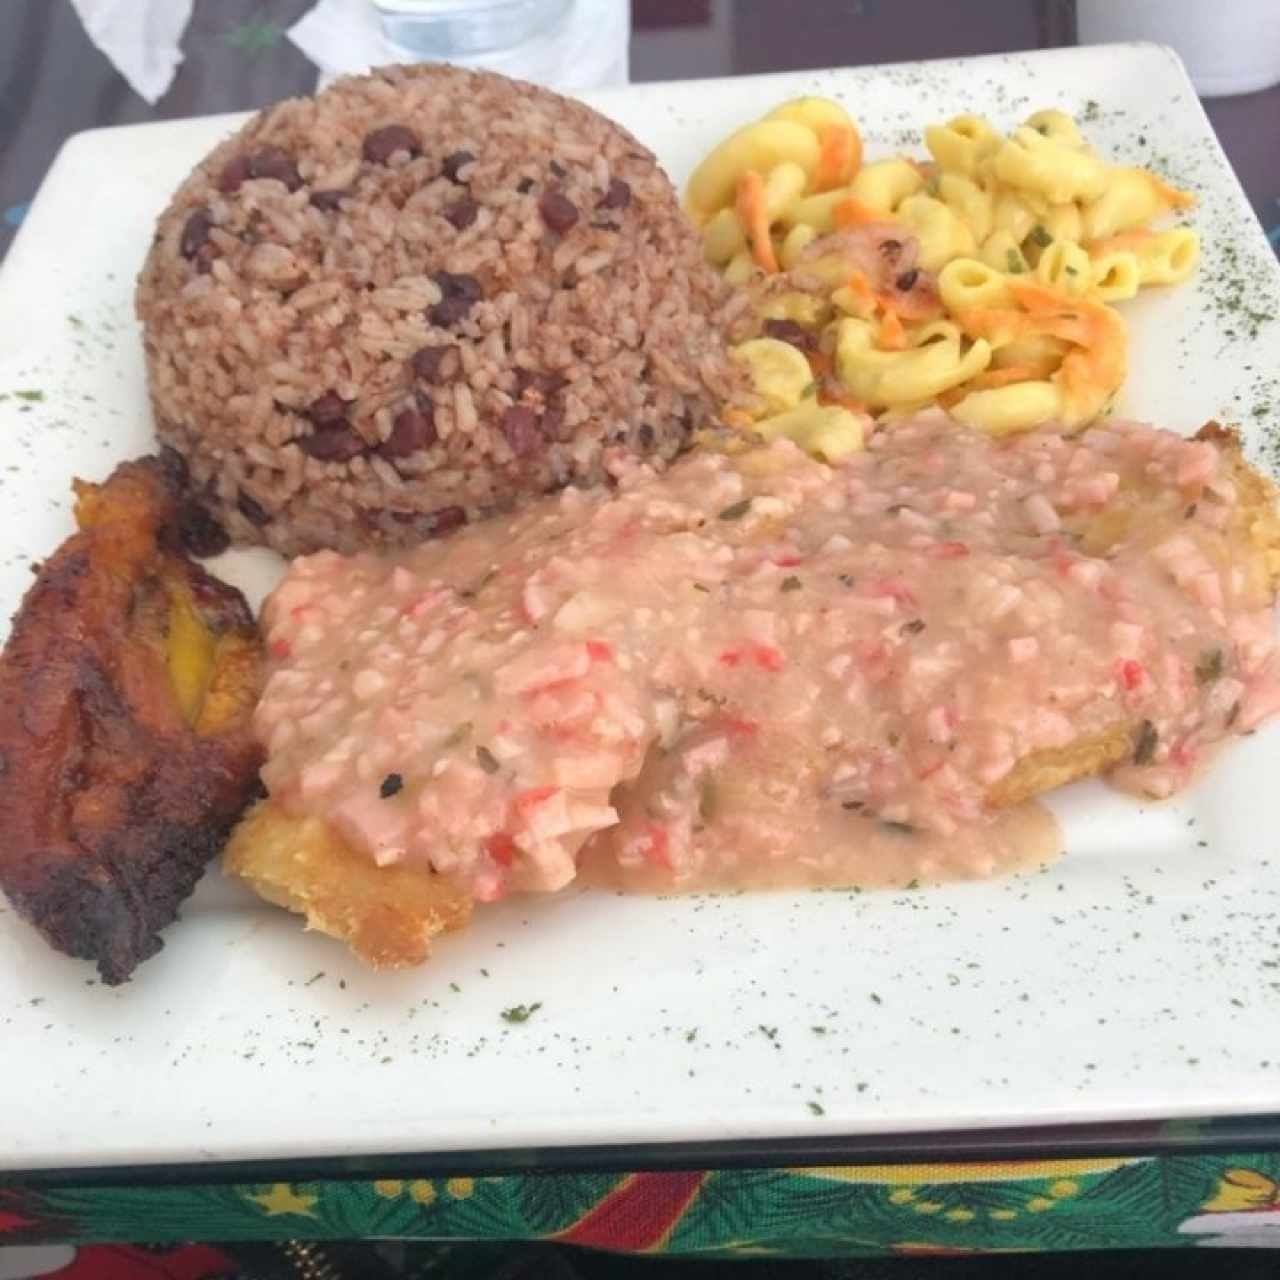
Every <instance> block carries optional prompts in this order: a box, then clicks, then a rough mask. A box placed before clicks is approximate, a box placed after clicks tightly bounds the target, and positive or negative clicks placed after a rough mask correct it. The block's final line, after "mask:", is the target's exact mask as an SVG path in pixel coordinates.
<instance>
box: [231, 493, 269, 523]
mask: <svg viewBox="0 0 1280 1280" xmlns="http://www.w3.org/2000/svg"><path fill="white" fill-rule="evenodd" d="M236 508H237V509H238V510H239V512H240V514H241V515H242V516H244V518H245V519H246V520H248V521H249V522H250V524H258V525H262V524H268V523H270V520H271V517H270V516H269V515H268V514H267V512H266V510H265V508H263V507H262V506H261V505H260V504H259V503H258V502H256V501H255V500H254V499H253V498H251V497H250V496H249V495H248V494H247V493H245V491H244V490H243V489H241V490H240V492H239V493H238V494H237V495H236Z"/></svg>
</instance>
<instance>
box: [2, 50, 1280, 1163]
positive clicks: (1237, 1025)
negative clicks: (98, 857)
mask: <svg viewBox="0 0 1280 1280" xmlns="http://www.w3.org/2000/svg"><path fill="white" fill-rule="evenodd" d="M799 93H820V94H829V95H832V96H835V97H838V98H840V99H842V100H843V101H844V103H845V104H846V105H847V106H848V107H849V109H850V110H851V111H852V112H853V114H854V115H855V116H856V117H857V118H858V120H859V121H860V122H861V124H862V126H863V127H864V129H865V132H866V136H867V140H868V146H869V154H871V155H872V156H874V155H876V154H880V153H884V152H885V151H886V150H887V149H889V148H893V149H899V148H902V147H904V146H908V145H910V146H912V147H918V146H919V139H920V136H921V133H920V131H921V127H922V126H923V125H924V124H925V123H926V122H928V121H931V120H938V119H944V118H946V117H948V116H950V115H953V114H956V113H957V112H959V111H979V112H984V113H986V114H988V115H990V116H991V118H992V119H993V120H994V121H996V122H997V123H998V124H999V125H1000V126H1003V127H1008V126H1011V125H1013V124H1015V123H1016V122H1018V121H1019V120H1021V119H1022V118H1023V117H1024V116H1025V115H1026V114H1028V112H1030V111H1031V110H1033V109H1035V108H1037V107H1041V106H1050V105H1053V106H1060V107H1063V108H1065V109H1066V110H1067V111H1070V112H1072V113H1073V114H1075V115H1076V116H1077V117H1079V118H1080V119H1081V120H1082V122H1083V125H1084V128H1085V129H1086V131H1087V133H1088V135H1089V137H1090V138H1091V139H1092V140H1094V141H1095V142H1097V143H1098V144H1099V146H1100V147H1101V149H1102V151H1103V153H1104V154H1105V155H1108V156H1111V157H1114V158H1115V159H1116V160H1117V161H1125V162H1130V163H1149V164H1151V165H1153V166H1154V167H1155V168H1157V169H1159V170H1160V171H1161V172H1163V173H1164V174H1165V175H1166V176H1168V177H1169V178H1171V179H1173V180H1174V181H1176V182H1177V183H1178V184H1179V185H1181V186H1187V187H1190V188H1192V189H1193V190H1195V191H1196V192H1197V193H1198V194H1199V196H1200V201H1201V203H1200V208H1199V210H1198V211H1197V212H1196V215H1195V220H1196V222H1197V224H1198V225H1199V226H1200V228H1201V229H1202V231H1203V233H1204V238H1205V242H1206V252H1205V261H1204V265H1203V268H1202V270H1201V272H1200V275H1199V278H1198V280H1197V282H1196V283H1195V284H1193V285H1191V286H1189V287H1186V288H1183V289H1181V290H1177V291H1173V292H1166V291H1160V290H1155V291H1152V292H1151V293H1150V294H1148V295H1145V296H1144V297H1143V298H1141V299H1139V300H1137V301H1135V302H1133V303H1130V304H1128V305H1127V306H1126V308H1125V310H1126V313H1127V315H1128V316H1129V318H1130V320H1131V323H1132V331H1133V362H1132V363H1133V368H1132V373H1131V375H1130V378H1129V381H1128V384H1127V387H1126V389H1125V392H1124V397H1123V401H1122V404H1121V406H1120V410H1121V412H1123V413H1126V414H1130V415H1133V416H1138V417H1143V418H1147V419H1150V420H1152V421H1155V422H1158V423H1160V424H1162V425H1165V426H1169V427H1173V428H1175V429H1177V430H1179V431H1182V432H1187V433H1189V432H1191V431H1193V430H1194V429H1195V428H1196V427H1198V426H1199V425H1200V424H1201V423H1202V422H1203V421H1204V420H1205V419H1207V418H1210V417H1219V418H1222V419H1224V420H1227V421H1233V422H1239V423H1241V424H1242V426H1243V429H1244V431H1245V433H1246V436H1247V438H1248V444H1249V448H1250V452H1251V454H1252V455H1253V456H1254V457H1255V458H1256V459H1258V460H1260V461H1261V462H1262V464H1263V465H1264V466H1268V467H1269V468H1270V469H1272V470H1273V471H1275V470H1277V469H1280V468H1278V467H1277V465H1276V464H1277V461H1278V460H1280V436H1278V435H1277V432H1278V431H1280V385H1278V384H1277V382H1276V356H1277V354H1278V353H1280V319H1277V317H1280V268H1277V264H1276V262H1275V260H1274V258H1273V257H1272V255H1271V253H1270V251H1269V249H1268V247H1267V245H1266V242H1265V240H1264V238H1263V235H1262V232H1261V229H1260V228H1259V227H1258V225H1257V223H1256V222H1255V221H1254V218H1253V215H1252V214H1251V212H1250V211H1249V208H1248V205H1247V204H1246V202H1245V199H1244V197H1243V194H1242V193H1241V191H1240V188H1239V185H1238V184H1237V182H1236V180H1235V178H1234V177H1233V176H1232V173H1231V171H1230V168H1229V167H1228V165H1227V161H1226V159H1225V157H1224V156H1223V154H1222V152H1221V151H1220V149H1219V148H1218V145H1217V143H1216V142H1215V140H1214V138H1213V135H1212V133H1211V131H1210V128H1209V124H1208V121H1207V120H1206V119H1205V116H1204V114H1203V112H1202V111H1201V109H1200V107H1199V105H1198V103H1197V101H1196V99H1195V96H1194V94H1193V91H1192V89H1191V85H1190V83H1189V82H1188V80H1187V78H1186V76H1185V74H1184V72H1183V70H1182V68H1181V66H1180V65H1179V63H1178V62H1177V60H1176V58H1175V57H1174V55H1173V54H1171V53H1170V52H1168V51H1167V50H1164V49H1160V48H1156V47H1152V46H1114V47H1103V48H1091V49H1075V50H1061V51H1053V52H1043V53H1033V54H1027V55H1019V56H1010V57H995V58H983V59H973V60H967V61H958V62H936V63H928V64H915V65H904V66H894V67H879V68H865V69H858V70H840V71H829V72H820V73H803V74H785V75H777V76H767V77H760V78H752V79H730V80H716V81H704V82H697V83H683V84H653V85H638V86H635V87H633V88H629V89H625V90H614V91H610V92H607V93H598V94H594V95H592V96H591V98H590V101H592V102H593V103H594V104H595V105H597V106H598V107H600V108H601V109H602V110H604V111H606V112H607V113H608V114H610V115H612V116H613V117H615V118H616V119H617V120H619V121H620V122H621V123H623V124H624V125H626V126H628V127H629V128H631V129H632V130H633V131H634V132H635V133H636V134H638V135H639V136H640V137H641V138H642V139H643V140H644V141H646V142H647V143H649V144H650V145H651V146H653V148H654V149H655V150H656V151H657V153H658V155H659V156H660V157H661V159H662V160H663V162H664V163H665V164H666V165H667V167H668V169H669V170H670V172H671V175H672V177H673V178H674V179H675V180H676V182H677V183H678V184H679V183H682V182H683V180H684V177H685V176H686V174H687V173H688V171H689V169H690V168H691V166H692V164H693V163H694V162H695V161H696V160H697V159H698V157H699V156H700V155H701V154H703V153H704V152H705V151H706V149H707V148H708V147H709V146H710V145H712V144H713V143H714V142H715V141H716V140H717V139H719V138H720V137H721V136H722V135H723V134H724V133H725V132H726V131H728V130H730V129H732V128H734V127H736V126H737V125H738V124H740V123H742V122H745V121H746V120H748V119H749V118H752V117H754V116H755V115H757V114H759V113H760V111H762V110H763V109H764V108H765V107H767V106H768V105H770V104H773V103H775V102H777V101H780V100H782V99H783V98H786V97H789V96H792V95H795V94H799ZM237 123H238V118H230V117H221V118H215V119H205V120H191V121H180V122H176V123H171V124H155V125H145V126H141V127H131V128H123V129H110V130H100V131H96V132H93V133H86V134H82V135H80V136H79V137H76V138H73V139H72V140H71V141H70V142H69V143H68V144H67V145H66V147H65V148H64V149H63V151H62V153H61V155H60V156H59V158H58V160H57V163H56V164H55V165H54V167H53V169H52V171H51V172H50V174H49V177H48V179H47V181H46V182H45V184H44V187H43V188H42V190H41V192H40V194H39V196H38V197H37V199H36V202H35V205H34V207H33V208H32V210H31V213H30V216H29V218H28V219H27V221H26V223H25V224H24V226H23V228H22V230H21V233H20V235H19V236H18V239H17V242H16V243H15V245H14V246H13V249H12V250H11V252H10V255H9V258H8V261H7V262H6V263H5V266H4V271H3V275H2V276H0V393H9V394H8V398H7V399H4V400H0V442H2V443H3V451H2V453H0V512H2V513H3V514H0V527H2V528H3V531H4V532H3V540H2V542H0V610H2V611H3V614H4V616H8V614H9V613H10V612H11V611H12V609H13V608H14V607H16V605H17V602H18V599H19V596H20V593H21V592H22V590H23V589H24V588H25V586H26V584H27V583H28V582H29V581H30V575H29V572H28V566H29V565H30V564H31V563H32V562H33V561H36V560H39V559H40V558H42V557H44V556H45V555H47V554H48V553H49V552H50V551H51V550H52V549H53V548H54V546H55V545H56V544H57V543H58V541H59V540H60V539H61V538H62V537H63V536H64V535H65V534H66V533H67V532H68V531H69V528H70V518H69V502H68V496H69V490H68V486H69V483H70V479H71V477H72V475H73V474H77V473H78V474H81V475H85V476H88V477H101V476H104V475H105V474H106V473H107V472H108V471H109V470H110V469H111V467H112V465H113V464H114V463H115V462H117V461H118V460H120V459H122V458H126V457H129V456H131V455H135V454H138V453H141V452H144V451H146V450H148V449H149V448H150V447H151V441H152V437H151V425H150V417H149V411H148V409H147V402H146V396H145V393H144V385H143V369H142V358H141V344H140V341H139V336H138V332H137V329H136V326H135V324H134V321H133V318H132V306H131V298H132V290H133V280H134V276H135V274H136V272H137V269H138V267H139V265H140V263H141V261H142V257H143V254H144V252H145V250H146V248H147V244H148V241H149V238H150V234H151V228H152V225H153V220H154V218H155V216H156V215H157V214H158V213H159V211H160V209H161V208H162V207H163V205H164V204H165V202H166V200H167V199H168V196H169V194H170V192H171V191H172V189H173V188H174V186H175V185H176V184H177V183H178V182H179V180H180V179H181V178H182V177H183V176H184V175H185V174H186V173H187V171H188V170H189V169H190V168H191V166H192V165H193V164H194V163H195V162H196V161H197V160H199V158H200V157H201V156H202V155H203V154H204V152H205V151H206V150H207V149H208V148H209V147H211V146H212V145H213V144H214V142H216V141H217V140H218V139H220V138H221V137H223V136H224V135H225V134H226V133H227V132H228V131H229V130H230V129H231V128H232V127H233V126H234V125H236V124H237ZM15 391H39V392H43V400H40V401H36V402H33V401H31V400H30V399H22V398H19V397H15V396H14V395H13V392H15ZM221 568H222V569H223V571H224V572H227V573H228V574H229V575H230V576H232V577H234V578H235V579H236V580H237V581H239V582H241V583H242V584H246V585H249V586H251V587H252V586H258V587H261V585H262V584H263V582H264V581H267V580H269V572H268V573H267V576H266V578H264V576H263V574H264V569H269V562H268V560H267V559H265V558H263V557H258V558H256V559H255V558H254V557H253V556H245V555H236V556H232V557H228V558H227V562H226V563H225V564H224V565H223V566H221ZM1278 763H1280V733H1278V732H1277V730H1276V729H1275V728H1273V729H1271V730H1270V731H1264V732H1262V733H1259V734H1257V735H1256V736H1255V737H1253V738H1251V739H1248V740H1245V741H1242V742H1240V743H1238V744H1236V745H1235V746H1234V747H1233V749H1232V750H1231V752H1230V753H1229V755H1228V757H1227V758H1226V759H1224V760H1223V761H1222V762H1221V764H1220V765H1219V767H1218V768H1216V769H1215V770H1214V771H1213V772H1212V773H1211V775H1210V777H1209V778H1208V779H1207V780H1206V781H1205V782H1204V783H1203V784H1201V785H1199V786H1198V787H1196V788H1195V789H1194V790H1193V791H1192V792H1191V793H1190V794H1188V795H1186V796H1185V797H1184V798H1182V799H1181V800H1180V801H1179V802H1178V803H1176V804H1171V805H1166V806H1159V807H1151V806H1147V807H1146V808H1145V809H1144V808H1140V807H1138V806H1137V805H1136V804H1134V803H1133V802H1131V801H1130V800H1127V799H1124V798H1121V797H1119V796H1116V795H1113V794H1111V793H1109V792H1108V791H1107V790H1106V789H1105V788H1104V787H1101V786H1094V785H1087V786H1081V787H1077V788H1074V789H1072V790H1071V791H1070V793H1069V794H1064V795H1062V796H1061V797H1060V798H1059V800H1058V801H1056V802H1055V803H1056V807H1057V808H1058V810H1059V812H1060V814H1061V815H1062V818H1063V821H1064V823H1065V833H1066V845H1067V849H1068V852H1067V855H1066V856H1065V858H1064V859H1063V860H1062V861H1061V862H1059V863H1058V864H1057V865H1055V866H1053V867H1052V868H1050V869H1049V870H1047V871H1045V872H1042V873H1037V874H1032V875H1028V876H1023V877H1017V878H1013V879H1007V880H1001V881H997V882H993V883H981V884H957V885H952V886H950V887H947V888H942V889H931V890H927V891H922V892H914V893H890V892H884V893H866V894H861V895H854V894H849V893H843V892H827V893H800V894H796V893H778V894H758V895H747V896H728V897H718V898H699V899H692V898H670V899H644V898H634V897H633V898H619V897H614V896H610V895H607V894H601V893H593V892H586V891H577V892H569V893H566V894H565V895H563V896H561V897H559V898H556V899H554V900H550V901H538V902H528V901H526V902H520V901H515V902H508V903H505V904H503V905H501V906H498V907H496V908H493V909H486V910H485V911H482V912H480V913H479V915H478V916H477V918H476V922H475V924H474V925H473V926H472V927H471V928H470V929H468V930H467V931H465V932H463V933H462V934H460V935H458V936H456V937H454V938H452V939H449V940H447V941H445V942H444V943H443V945H441V946H440V948H439V951H438V954H437V956H436V957H435V958H434V959H433V960H432V961H431V962H430V964H429V965H427V966H426V967H424V968H422V969H420V970H418V971H415V972H409V973H403V974H399V975H395V976H381V977H379V976H375V975H374V974H372V973H369V972H366V971H365V970H363V969H361V968H360V967H358V966H357V964H356V963H355V962H354V961H352V960H351V959H350V958H349V957H348V956H347V955H346V953H345V951H344V950H343V949H342V948H341V947H339V946H338V945H336V944H334V943H332V942H329V941H326V940H324V939H322V938H319V937H316V936H308V935H305V934H304V933H303V932H302V929H301V928H300V926H299V923H298V921H297V920H296V918H294V917H291V916H287V915H285V914H284V913H283V912H279V911H276V910H274V909H272V908H269V907H266V906H264V905H262V904H261V903H258V902H257V901H256V900H253V899H251V898H250V897H248V896H247V895H246V894H245V893H243V892H241V891H239V890H238V889H236V888H234V887H233V886H231V885H230V884H228V883H226V882H225V881H224V880H223V879H222V878H221V877H220V876H219V874H218V873H217V871H210V873H209V874H208V876H206V878H205V880H204V882H203V883H202V885H201V887H200V889H199V891H198V892H197V894H196V896H195V898H194V899H193V900H192V901H191V902H190V903H189V904H188V905H187V907H186V909H185V910H184V912H183V917H184V918H183V920H182V921H181V923H180V924H179V925H177V926H175V927H174V928H172V929H171V930H170V931H169V933H168V935H167V944H166V947H165V950H164V951H163V953H162V954H161V955H160V956H158V957H157V958H155V959H154V960H151V961H149V962H148V963H147V964H146V965H145V966H144V967H143V968H142V969H141V970H140V971H139V973H138V974H137V976H136V977H135V979H134V981H133V982H131V983H130V984H129V985H127V986H125V987H123V988H119V989H116V990H108V989H106V988H104V987H102V986H101V985H97V984H95V983H93V982H92V981H89V980H88V979H89V978H90V976H91V974H90V970H89V969H88V967H87V966H84V965H81V964H78V963H75V962H72V961H69V960H66V959H64V958H63V957H61V956H58V955H55V954H54V953H53V952H51V951H50V950H49V949H48V948H47V947H46V946H45V945H44V944H43V943H42V942H41V941H40V940H39V939H38V938H37V937H36V935H35V934H34V932H33V931H32V930H30V929H29V928H27V927H26V926H25V925H24V924H22V923H21V922H20V921H18V920H17V919H16V918H15V916H14V914H13V913H12V911H8V910H5V911H4V913H3V914H0V1081H3V1083H4V1086H5V1087H6V1089H7V1091H8V1093H9V1096H10V1097H11V1098H15V1099H16V1098H21V1099H22V1105H21V1106H20V1107H19V1106H10V1107H9V1108H8V1109H7V1110H6V1114H5V1122H4V1124H3V1125H0V1168H9V1169H21V1168H26V1169H35V1168H38V1167H46V1168H47V1167H51V1166H60V1167H69V1166H76V1165H88V1164H95V1165H110V1164H118V1163H125V1162H129V1163H147V1162H171V1161H172V1162H181V1161H199V1160H207V1159H247V1158H254V1157H286V1158H292V1157H299V1156H339V1155H350V1154H361V1153H395V1152H411V1151H447V1150H453V1151H458V1150H464V1149H466V1150H479V1149H485V1148H499V1147H508V1148H509V1147H533V1146H537V1147H544V1148H545V1147H557V1146H559V1147H564V1146H568V1145H571V1144H597V1143H626V1142H645V1143H648V1142H687V1141H693V1140H700V1139H761V1138H779V1137H800V1136H805V1137H820V1136H822V1135H835V1134H844V1135H858V1134H864V1135H865V1134H885V1133H893V1132H908V1131H917V1132H918V1131H922V1130H943V1129H963V1128H975V1127H984V1126H1006V1125H1033V1124H1061V1123H1078V1122H1094V1121H1105V1120H1120V1119H1130V1120H1136V1119H1141V1118H1152V1117H1176V1116H1187V1115H1230V1114H1243V1113H1258V1112H1266V1111H1273V1112H1280V930H1278V929H1277V920H1280V915H1278V914H1277V912H1278V910H1280V848H1278V847H1277V846H1278V845H1280V840H1278V838H1277V837H1278V835H1280V786H1277V785H1276V777H1277V764H1278ZM0 838H2V837H0ZM534 1001H540V1002H541V1008H540V1009H539V1010H538V1011H537V1013H536V1014H535V1015H534V1016H533V1017H532V1018H531V1019H530V1020H529V1021H528V1022H526V1023H524V1024H521V1025H510V1024H508V1023H506V1022H504V1021H503V1019H502V1018H501V1016H500V1011H501V1010H503V1009H504V1008H506V1007H508V1006H511V1005H515V1004H521V1003H524V1004H528V1003H532V1002H534ZM810 1104H816V1105H810Z"/></svg>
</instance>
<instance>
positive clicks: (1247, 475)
mask: <svg viewBox="0 0 1280 1280" xmlns="http://www.w3.org/2000/svg"><path fill="white" fill-rule="evenodd" d="M1195 438H1196V439H1197V440H1203V441H1206V442H1208V443H1209V444H1212V445H1213V446H1214V447H1215V448H1216V449H1217V450H1218V452H1219V456H1220V457H1221V459H1222V462H1223V464H1224V465H1223V468H1222V470H1223V478H1224V479H1225V480H1227V481H1229V482H1230V483H1231V484H1233V485H1234V486H1235V488H1236V492H1237V495H1238V502H1237V505H1236V506H1235V507H1234V508H1233V509H1232V515H1231V520H1230V522H1229V523H1228V525H1227V526H1226V527H1225V528H1224V529H1223V530H1222V536H1221V544H1220V548H1219V551H1220V554H1221V555H1223V556H1224V557H1227V558H1228V559H1229V560H1230V561H1231V563H1232V564H1233V565H1236V566H1238V567H1239V568H1241V569H1242V570H1243V571H1244V572H1246V573H1247V574H1249V575H1250V578H1251V583H1252V587H1253V590H1254V591H1256V592H1257V594H1258V595H1259V596H1260V597H1262V598H1265V599H1266V600H1268V601H1271V602H1274V600H1275V597H1276V591H1277V587H1278V586H1280V509H1278V508H1277V490H1276V486H1275V485H1274V484H1273V483H1272V482H1271V481H1270V480H1269V479H1268V478H1267V477H1266V476H1264V475H1263V474H1262V473H1261V472H1260V471H1258V470H1257V469H1256V468H1254V467H1252V466H1250V465H1249V463H1248V461H1247V460H1246V459H1245V456H1244V451H1243V449H1242V448H1241V443H1240V437H1239V436H1238V435H1237V434H1236V432H1234V431H1232V430H1231V429H1230V428H1227V427H1224V426H1222V425H1221V424H1220V423H1217V422H1207V423H1205V425H1204V426H1203V427H1201V428H1200V430H1199V431H1197V432H1196V435H1195ZM1185 514H1186V512H1185V508H1184V507H1183V504H1182V502H1181V500H1180V499H1179V497H1178V495H1176V494H1171V493H1169V492H1167V491H1161V490H1159V489H1158V488H1156V487H1154V486H1152V487H1149V488H1133V489H1126V490H1122V491H1121V492H1120V493H1118V494H1116V496H1115V497H1114V498H1113V499H1112V501H1111V502H1110V503H1109V504H1108V505H1107V507H1106V508H1105V509H1104V510H1103V511H1101V512H1099V513H1097V514H1094V515H1091V516H1089V517H1087V518H1085V519H1081V520H1079V521H1076V522H1075V526H1076V527H1075V529H1074V530H1073V531H1074V532H1076V533H1078V534H1079V535H1080V537H1081V547H1082V549H1083V550H1085V551H1087V552H1088V553H1089V554H1090V555H1096V556H1104V557H1105V556H1106V555H1107V553H1108V551H1109V550H1110V549H1111V548H1112V547H1113V546H1115V544H1116V543H1118V542H1119V541H1120V540H1121V539H1122V538H1126V537H1129V536H1131V535H1132V533H1133V530H1134V528H1135V526H1141V527H1143V528H1144V530H1145V536H1146V537H1147V538H1148V540H1149V541H1150V542H1152V543H1154V542H1156V541H1158V540H1159V539H1160V538H1161V537H1162V536H1165V535H1166V534H1167V533H1168V532H1169V530H1170V529H1171V528H1175V527H1176V526H1177V524H1178V523H1179V522H1180V521H1181V520H1182V518H1183V517H1184V516H1185ZM1141 733H1142V723H1141V721H1139V720H1132V719H1124V718H1119V719H1117V721H1116V723H1115V724H1113V725H1112V726H1110V727H1109V728H1108V729H1106V730H1105V731H1103V732H1100V733H1096V734H1091V735H1089V736H1087V737H1081V738H1078V739H1077V740H1076V741H1074V742H1070V743H1067V745H1066V746H1063V747H1056V748H1054V749H1053V750H1046V751H1037V752H1035V753H1033V754H1032V755H1029V756H1027V757H1025V758H1024V759H1022V760H1020V761H1019V762H1018V764H1017V765H1016V766H1015V767H1014V768H1013V770H1012V771H1011V772H1010V773H1008V774H1006V775H1005V777H1003V778H1001V779H1000V781H999V782H997V783H996V784H995V785H994V786H993V787H992V788H991V789H990V791H989V792H988V793H987V802H988V804H990V805H991V806H992V807H993V808H1006V807H1007V806H1009V805H1014V804H1020V803H1022V802H1023V801H1025V800H1031V799H1034V798H1035V797H1036V796H1038V795H1043V794H1045V793H1046V792H1048V791H1054V790H1056V789H1057V788H1058V787H1064V786H1066V785H1067V783H1069V782H1075V781H1077V780H1079V779H1081V778H1091V777H1094V776H1096V775H1097V774H1100V773H1103V772H1104V771H1105V770H1107V769H1110V768H1111V767H1112V766H1114V765H1117V764H1120V763H1122V762H1124V761H1126V760H1130V759H1132V758H1133V757H1134V754H1135V752H1136V750H1137V749H1138V744H1139V741H1140V736H1141Z"/></svg>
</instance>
